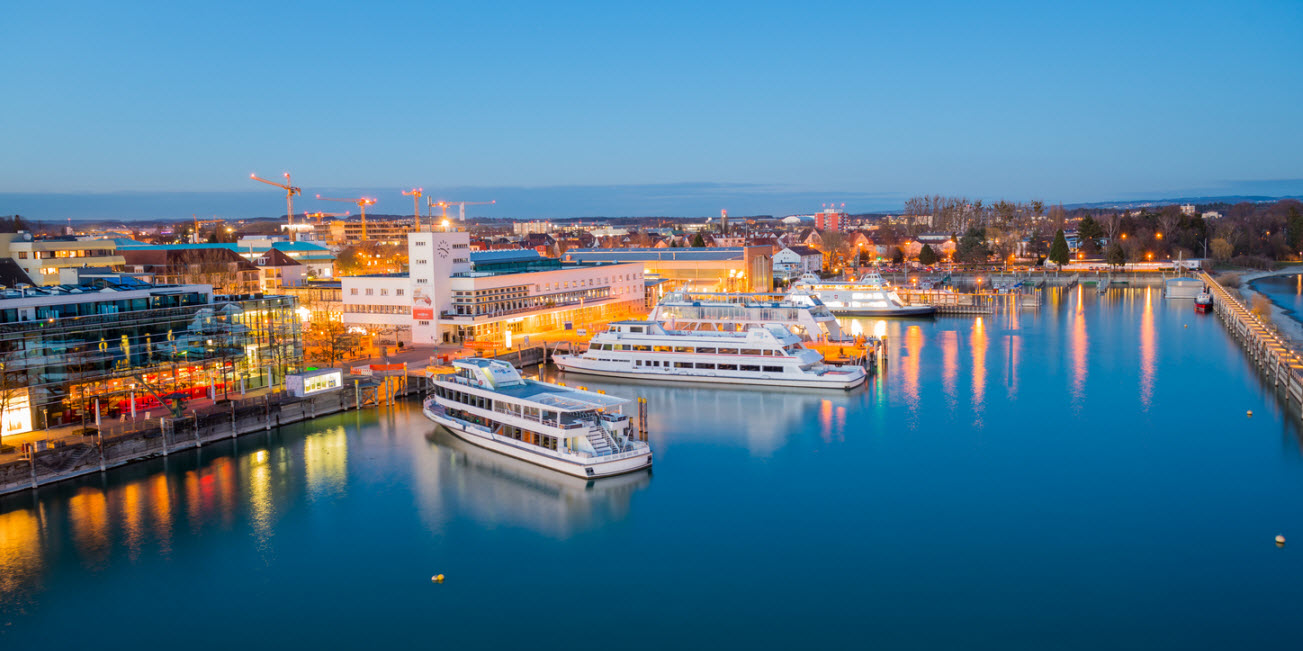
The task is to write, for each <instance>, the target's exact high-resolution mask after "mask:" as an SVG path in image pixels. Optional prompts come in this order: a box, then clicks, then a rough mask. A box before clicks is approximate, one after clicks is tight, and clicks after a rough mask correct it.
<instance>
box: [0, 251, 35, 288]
mask: <svg viewBox="0 0 1303 651" xmlns="http://www.w3.org/2000/svg"><path fill="white" fill-rule="evenodd" d="M35 284H36V283H34V282H32V279H31V277H29V276H28V275H27V272H26V271H23V268H22V267H20V266H18V263H17V262H14V259H13V258H0V285H4V286H6V287H14V286H17V285H35Z"/></svg>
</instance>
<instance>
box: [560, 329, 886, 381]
mask: <svg viewBox="0 0 1303 651" xmlns="http://www.w3.org/2000/svg"><path fill="white" fill-rule="evenodd" d="M552 361H553V362H555V363H556V365H557V366H559V367H560V368H561V370H563V371H567V372H572V373H586V374H589V375H603V376H608V377H625V378H640V379H653V380H665V381H672V382H703V383H709V384H768V385H779V386H785V387H808V388H816V389H851V388H854V387H856V386H859V385H860V384H863V383H864V380H865V378H866V377H867V376H868V373H867V372H866V371H865V370H864V367H862V366H831V365H827V364H824V363H823V356H822V355H820V354H819V352H818V351H815V350H810V349H809V348H806V347H805V346H802V345H801V340H800V338H799V337H797V336H796V335H794V334H792V332H791V331H790V330H788V329H787V328H784V327H783V326H781V325H778V324H769V325H766V326H752V327H751V329H750V330H747V331H746V332H712V331H687V330H667V329H666V328H665V327H664V326H663V325H662V324H661V323H659V322H656V321H617V322H615V323H612V324H610V326H609V327H608V328H607V330H606V331H605V332H602V333H599V334H598V335H596V336H594V337H593V339H592V341H591V342H589V346H588V350H587V351H585V352H584V353H582V354H579V355H557V356H555V357H553V359H552Z"/></svg>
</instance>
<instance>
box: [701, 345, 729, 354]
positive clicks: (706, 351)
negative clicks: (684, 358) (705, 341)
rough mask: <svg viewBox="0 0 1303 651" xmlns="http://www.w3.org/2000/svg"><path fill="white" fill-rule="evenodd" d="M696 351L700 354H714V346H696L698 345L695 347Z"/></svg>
mask: <svg viewBox="0 0 1303 651" xmlns="http://www.w3.org/2000/svg"><path fill="white" fill-rule="evenodd" d="M697 352H698V353H701V354H703V355H714V354H715V349H714V348H702V347H700V346H698V347H697ZM735 352H736V351H735Z"/></svg>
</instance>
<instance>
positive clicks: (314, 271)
mask: <svg viewBox="0 0 1303 651" xmlns="http://www.w3.org/2000/svg"><path fill="white" fill-rule="evenodd" d="M219 249H225V250H227V251H230V252H231V254H233V255H234V256H235V257H237V258H242V259H244V260H245V261H247V262H249V263H250V264H251V265H253V264H254V263H256V261H257V260H258V259H260V258H262V257H264V256H266V254H267V252H268V251H271V250H276V251H280V252H281V253H284V254H285V255H286V256H289V258H290V259H292V260H294V261H295V262H298V263H299V264H302V265H303V267H304V268H303V275H304V278H307V279H317V278H334V277H335V254H333V253H331V252H330V249H328V248H326V247H324V246H322V245H320V244H317V243H315V242H288V241H285V240H282V239H279V238H270V237H254V238H245V239H241V240H240V241H238V242H235V243H234V244H231V243H226V244H207V243H205V244H145V243H142V242H135V241H132V240H118V241H117V250H118V253H120V254H121V255H122V256H123V258H124V259H126V258H131V259H135V260H137V261H138V262H135V263H127V264H128V265H131V266H138V265H140V264H160V263H159V262H158V260H160V259H161V258H160V257H159V256H157V255H153V256H144V257H141V256H132V255H131V254H132V252H140V251H152V252H158V251H169V252H171V251H215V250H219ZM172 259H173V260H174V261H176V260H182V259H188V260H194V261H198V262H199V263H205V262H207V261H215V260H219V259H221V260H233V259H234V258H232V257H230V256H226V255H224V254H216V253H214V254H200V253H191V254H189V255H173V256H172ZM142 261H144V262H142ZM128 270H129V271H140V270H138V269H128ZM245 270H246V271H247V270H248V269H245ZM205 282H206V281H205ZM249 291H256V290H249Z"/></svg>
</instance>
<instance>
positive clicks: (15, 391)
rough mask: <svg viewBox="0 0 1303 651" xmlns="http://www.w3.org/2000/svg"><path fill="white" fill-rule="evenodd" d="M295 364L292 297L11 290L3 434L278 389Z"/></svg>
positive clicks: (0, 389)
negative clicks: (205, 399) (223, 396)
mask: <svg viewBox="0 0 1303 651" xmlns="http://www.w3.org/2000/svg"><path fill="white" fill-rule="evenodd" d="M300 359H301V348H300V344H299V339H298V322H297V320H296V315H295V302H294V299H293V298H290V297H285V296H276V297H254V296H244V297H224V296H217V295H214V294H213V291H212V288H211V287H209V286H207V285H149V284H147V283H142V282H140V281H139V280H136V279H134V278H131V277H129V276H120V277H118V278H98V279H96V280H95V281H94V283H93V284H87V285H81V286H56V287H49V288H26V289H19V290H15V289H7V290H3V291H0V422H2V423H3V425H2V427H3V429H2V430H0V432H2V433H3V434H16V433H19V432H23V431H28V430H32V429H46V428H50V427H57V426H60V425H68V424H74V423H87V424H91V425H93V424H94V423H96V422H98V421H100V420H102V419H105V418H109V419H114V418H118V417H119V416H122V415H126V414H129V413H139V412H142V411H150V410H153V411H154V412H155V413H157V414H159V415H162V414H163V413H166V412H167V411H168V409H171V408H173V407H178V406H183V405H184V402H185V401H187V400H190V399H196V398H205V397H207V398H214V397H217V396H220V395H230V394H234V393H239V392H242V391H248V390H251V389H256V388H260V387H266V386H269V385H273V384H276V385H279V384H282V383H283V382H284V377H285V375H286V374H287V373H291V372H295V371H297V370H298V367H299V365H300ZM164 403H167V406H165V404H164Z"/></svg>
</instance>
